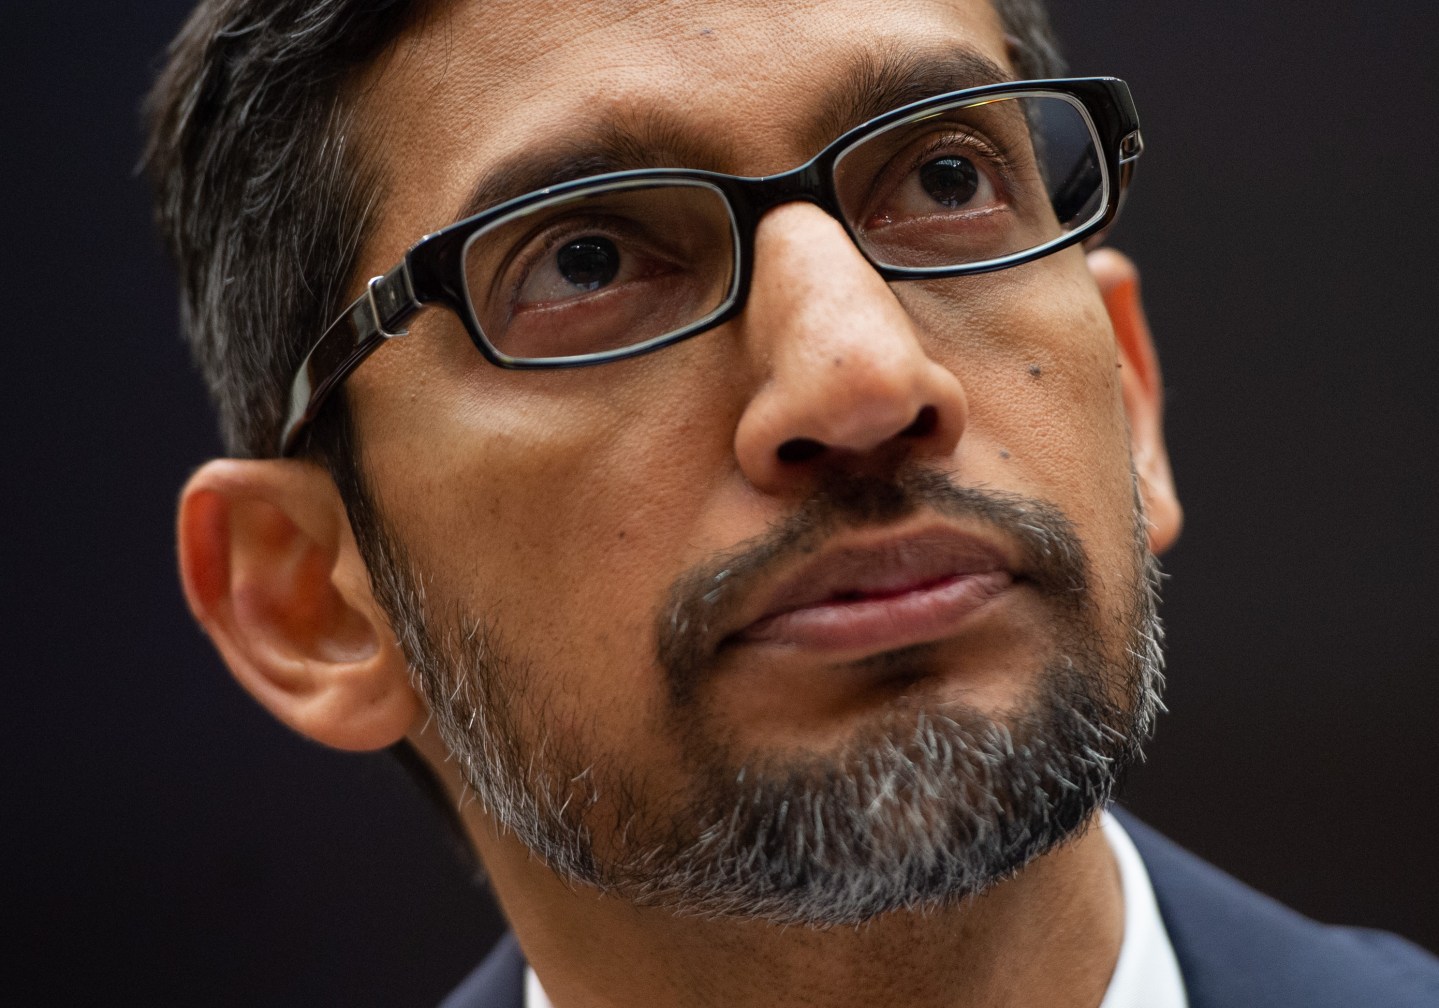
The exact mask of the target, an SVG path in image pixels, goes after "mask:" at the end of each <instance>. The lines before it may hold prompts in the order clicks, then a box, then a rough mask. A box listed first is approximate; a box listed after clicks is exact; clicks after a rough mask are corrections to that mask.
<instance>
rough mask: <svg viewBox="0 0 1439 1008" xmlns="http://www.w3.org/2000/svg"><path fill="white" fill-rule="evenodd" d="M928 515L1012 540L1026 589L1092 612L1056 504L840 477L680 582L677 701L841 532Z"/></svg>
mask: <svg viewBox="0 0 1439 1008" xmlns="http://www.w3.org/2000/svg"><path fill="white" fill-rule="evenodd" d="M922 511H930V512H933V513H936V514H939V515H941V516H943V517H947V518H953V519H958V520H963V521H967V522H971V523H974V524H978V525H980V526H983V527H986V528H988V529H989V530H991V531H992V532H994V533H997V534H999V535H1000V536H1003V537H1006V538H1007V539H1009V540H1010V541H1011V542H1012V543H1014V544H1016V545H1017V546H1018V547H1019V550H1020V554H1021V556H1022V558H1023V559H1022V563H1021V567H1022V570H1021V571H1020V572H1017V573H1022V574H1023V576H1024V578H1025V580H1026V581H1028V582H1029V583H1030V584H1032V585H1033V586H1034V587H1035V588H1037V589H1038V590H1039V591H1040V592H1041V593H1042V594H1044V595H1045V596H1048V597H1052V598H1053V599H1055V600H1058V601H1059V602H1060V603H1061V606H1062V608H1063V610H1065V611H1066V612H1068V613H1071V614H1073V613H1077V612H1078V611H1079V610H1081V609H1082V608H1083V607H1084V606H1086V605H1087V604H1088V599H1089V586H1090V579H1091V578H1090V567H1089V559H1088V555H1087V553H1086V552H1085V549H1084V545H1083V543H1082V542H1081V541H1080V538H1079V535H1078V533H1077V532H1076V530H1075V528H1074V525H1073V523H1072V522H1070V520H1069V519H1068V517H1066V516H1065V514H1064V512H1063V511H1061V510H1060V509H1059V508H1057V507H1056V506H1054V505H1053V504H1051V503H1049V502H1047V501H1044V500H1040V499H1038V498H1031V497H1025V496H1023V495H1020V494H1014V493H1008V492H1002V491H997V490H990V489H986V488H980V487H968V486H960V485H958V484H956V483H954V482H953V481H951V480H950V479H949V477H947V476H945V475H944V474H943V473H939V472H934V471H932V470H908V471H904V472H899V473H890V474H887V475H883V476H869V475H864V474H856V473H840V474H832V475H831V476H829V477H828V478H827V479H826V480H825V481H824V482H823V483H821V484H820V486H819V487H818V488H817V489H816V491H815V493H814V494H813V495H811V496H810V497H809V498H808V499H806V500H805V501H804V502H803V503H802V504H801V505H800V506H799V507H798V508H797V509H796V510H795V511H794V513H793V514H791V515H789V516H788V517H786V518H784V519H783V520H781V521H779V522H777V523H776V524H774V525H772V526H771V527H770V528H769V529H767V530H766V531H765V532H764V533H762V534H761V535H759V536H757V537H755V538H754V539H750V540H747V541H745V542H742V543H740V544H739V545H738V546H737V547H735V548H734V549H733V550H731V551H729V552H727V553H725V554H722V555H720V556H717V557H715V558H713V559H711V560H709V561H706V562H705V563H703V564H701V565H699V566H697V567H695V568H693V569H692V570H690V571H688V572H687V573H685V574H683V575H681V576H680V577H679V578H678V579H677V580H676V581H675V583H674V585H673V587H672V588H671V590H670V595H669V600H668V602H667V604H666V605H665V607H664V608H663V609H662V610H661V613H660V616H659V620H658V624H657V627H656V631H657V632H656V640H657V651H658V658H659V662H660V666H661V668H663V669H664V671H665V673H666V675H667V676H668V677H669V684H670V688H671V691H672V694H673V696H674V698H675V700H676V701H677V702H679V703H684V702H686V701H688V700H689V699H691V698H692V697H693V695H694V690H695V687H696V686H697V685H698V683H699V682H700V681H701V680H702V679H703V677H704V676H705V674H706V673H707V672H708V671H709V669H710V668H711V666H712V665H713V663H714V661H715V660H716V658H717V656H718V650H719V648H720V645H721V644H722V643H723V640H724V638H725V637H726V636H727V635H728V634H730V633H732V632H733V631H734V630H735V629H737V627H736V626H735V620H736V619H737V618H738V614H739V610H740V609H741V607H742V606H743V605H744V603H745V602H746V600H747V599H749V598H750V597H751V595H752V593H753V592H754V591H755V590H756V588H757V587H758V586H760V585H762V584H764V583H765V582H767V581H770V580H771V579H772V578H773V577H774V576H775V574H776V573H777V572H778V571H780V570H782V569H784V568H785V567H787V566H789V565H790V564H792V563H794V562H795V561H796V560H798V559H799V558H800V557H803V556H805V555H807V554H810V553H813V552H815V551H817V550H818V549H819V548H820V546H821V545H822V544H823V543H824V541H825V540H826V539H828V538H829V537H831V536H833V535H834V534H835V533H837V532H840V531H847V530H856V529H863V528H866V527H876V526H882V525H888V524H893V523H895V522H898V521H900V520H902V519H904V518H908V517H910V516H912V515H915V514H918V513H920V512H922Z"/></svg>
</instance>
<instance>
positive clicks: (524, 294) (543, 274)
mask: <svg viewBox="0 0 1439 1008" xmlns="http://www.w3.org/2000/svg"><path fill="white" fill-rule="evenodd" d="M623 266H624V262H623V260H622V258H621V255H620V250H619V248H618V247H617V246H616V245H615V243H614V242H613V241H611V240H610V239H609V238H607V237H605V236H604V235H584V236H582V237H579V238H573V239H570V240H569V241H567V242H565V243H564V244H563V245H561V246H560V247H559V248H558V249H556V250H555V252H554V254H553V256H551V257H549V258H548V259H547V260H545V261H541V262H539V263H537V264H536V265H535V267H534V268H533V269H532V270H531V271H530V273H529V275H528V276H527V277H526V278H525V282H524V284H523V286H521V288H520V291H519V296H518V297H517V299H516V304H517V305H525V304H532V303H534V302H537V301H557V300H560V299H563V298H565V297H569V296H571V295H573V294H576V293H589V292H592V291H597V290H599V289H600V288H601V287H604V286H606V285H608V284H610V283H612V282H613V281H614V280H615V279H616V277H618V276H619V275H620V271H621V268H622V267H623Z"/></svg>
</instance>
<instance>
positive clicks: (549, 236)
mask: <svg viewBox="0 0 1439 1008" xmlns="http://www.w3.org/2000/svg"><path fill="white" fill-rule="evenodd" d="M1102 165H1103V158H1102V155H1101V151H1100V148H1099V143H1098V141H1097V140H1096V138H1095V136H1094V131H1093V127H1092V126H1091V125H1090V121H1089V118H1088V116H1087V115H1086V113H1085V112H1084V111H1083V107H1082V106H1081V105H1080V104H1079V103H1078V102H1077V101H1075V100H1074V99H1071V98H1069V97H1068V96H1065V95H1060V94H1055V93H1034V94H1021V95H1007V96H1003V97H998V98H994V99H988V100H978V101H976V100H974V99H968V100H963V101H959V102H956V103H955V104H953V105H947V106H939V107H933V108H929V109H926V110H924V111H923V112H921V113H918V114H916V115H915V116H913V117H912V118H908V119H905V120H901V121H900V122H897V123H893V124H891V125H889V126H887V127H884V128H882V129H879V130H876V131H875V132H873V133H870V134H867V135H865V136H863V137H862V138H860V139H858V140H857V141H855V142H854V143H852V144H851V145H850V146H848V147H846V148H845V149H844V150H843V151H842V152H840V154H839V155H838V157H837V159H836V162H835V168H834V181H835V192H836V195H837V197H838V202H839V206H840V208H841V210H842V211H843V215H844V219H845V222H846V226H847V227H848V228H849V230H850V232H851V233H852V234H853V235H854V237H855V240H856V242H857V243H858V244H859V246H860V248H861V249H862V250H863V251H864V253H865V254H866V255H867V256H868V257H869V258H870V259H871V260H872V261H873V262H875V263H877V264H879V265H882V266H890V267H897V268H902V269H919V270H928V269H934V270H936V271H941V270H943V269H946V268H950V267H954V266H961V265H968V264H974V263H982V262H988V261H991V260H999V259H1004V258H1006V257H1009V256H1013V255H1017V254H1021V253H1024V252H1029V251H1032V250H1034V249H1038V248H1041V247H1043V246H1045V245H1048V244H1051V243H1053V242H1056V241H1059V240H1060V239H1062V238H1063V237H1065V236H1066V235H1067V234H1069V233H1071V232H1072V231H1074V230H1076V229H1078V228H1080V227H1083V226H1085V225H1086V224H1088V223H1090V222H1091V221H1093V220H1094V219H1095V218H1096V217H1097V216H1099V215H1101V214H1102V213H1103V211H1104V207H1105V204H1106V200H1107V193H1106V192H1105V174H1104V170H1103V167H1102ZM735 234H736V229H735V224H734V220H733V216H732V214H731V211H730V209H729V204H728V201H727V200H726V198H725V196H724V195H723V194H722V193H721V191H720V190H719V189H718V188H716V187H714V186H712V185H709V184H708V183H705V182H702V181H698V180H694V179H669V180H659V181H654V180H643V181H632V182H629V183H623V184H621V185H620V186H619V187H617V188H599V189H596V190H587V191H582V192H581V193H577V194H570V195H566V196H560V197H556V198H555V199H553V200H549V201H541V202H540V203H538V204H531V205H530V206H528V207H525V208H523V209H522V210H519V211H517V212H516V213H514V214H512V215H508V216H505V217H503V218H501V219H499V220H497V221H494V222H492V223H491V224H490V225H488V226H487V227H485V228H483V229H481V230H480V231H478V232H476V233H475V234H474V235H472V236H471V238H470V240H469V241H468V243H467V245H466V248H465V270H466V278H467V284H468V293H469V297H470V302H471V308H472V309H473V311H474V313H475V318H476V320H477V321H478V323H479V325H480V328H481V330H482V331H483V332H484V334H485V336H486V338H487V339H488V340H489V341H490V343H491V344H492V345H493V346H494V347H495V349H497V350H498V351H500V352H501V353H503V354H506V355H509V356H511V357H517V358H528V359H543V358H556V357H567V356H576V355H582V354H593V353H602V352H605V351H615V350H621V349H626V348H629V347H635V346H640V345H643V344H645V343H650V342H653V341H655V340H660V339H663V338H664V337H666V336H667V335H669V334H671V333H674V332H677V331H678V330H680V329H685V328H688V327H690V326H692V325H694V324H696V323H698V322H702V321H703V320H705V319H707V318H709V317H711V316H713V315H715V314H717V313H718V312H720V311H722V310H723V309H724V308H725V307H726V306H727V304H728V303H729V301H730V299H731V298H732V296H733V295H734V287H735V276H736V272H735V268H736V267H735V260H736V252H735Z"/></svg>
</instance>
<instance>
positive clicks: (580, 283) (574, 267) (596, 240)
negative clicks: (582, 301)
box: [555, 236, 620, 291]
mask: <svg viewBox="0 0 1439 1008" xmlns="http://www.w3.org/2000/svg"><path fill="white" fill-rule="evenodd" d="M555 265H556V266H558V267H559V270H560V275H561V276H562V277H564V278H565V282H566V283H569V284H573V285H574V286H576V287H578V288H579V289H580V290H587V291H592V290H597V289H598V288H600V287H603V286H604V285H605V284H607V283H609V282H610V281H611V280H613V279H614V278H615V275H616V274H617V273H619V271H620V253H619V249H617V248H615V243H614V242H612V241H610V240H609V239H608V238H601V237H599V236H594V237H589V238H579V239H576V240H575V241H572V242H570V243H569V244H568V245H566V246H564V247H563V248H562V249H560V251H559V252H558V253H557V254H556V255H555Z"/></svg>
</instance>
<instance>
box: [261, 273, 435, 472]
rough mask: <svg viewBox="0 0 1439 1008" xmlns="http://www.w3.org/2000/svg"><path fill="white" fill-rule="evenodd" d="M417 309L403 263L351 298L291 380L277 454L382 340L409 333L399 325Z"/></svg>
mask: <svg viewBox="0 0 1439 1008" xmlns="http://www.w3.org/2000/svg"><path fill="white" fill-rule="evenodd" d="M419 308H420V301H419V299H418V298H416V297H415V289H414V284H413V282H412V281H411V279H410V267H409V262H408V260H401V261H400V262H399V264H398V265H396V266H395V268H394V269H392V270H390V271H389V272H388V273H385V274H383V275H381V276H377V277H371V278H370V282H369V283H367V284H366V285H365V293H364V294H362V295H360V296H359V297H358V298H356V299H355V300H354V302H353V303H351V305H350V306H349V307H348V308H346V309H345V311H344V313H343V314H342V315H341V316H340V317H339V318H338V319H336V320H335V322H334V323H333V324H332V325H331V326H330V328H328V329H326V330H325V334H324V335H323V336H321V337H320V339H319V340H318V341H317V342H316V343H315V345H314V346H312V347H311V348H310V352H309V353H308V354H306V355H305V360H304V362H303V363H302V364H301V365H300V368H299V370H298V371H296V372H295V377H294V379H293V380H292V381H291V382H290V400H289V402H290V409H289V412H288V414H287V415H286V417H285V426H284V427H283V428H282V429H281V432H280V446H279V447H280V455H281V456H282V457H283V456H287V455H290V454H291V453H293V452H294V450H295V446H296V444H297V443H298V442H299V439H300V435H301V434H302V433H303V432H304V430H305V428H306V427H307V426H309V424H310V422H311V421H312V420H314V419H315V416H316V415H317V414H318V413H319V412H320V407H321V406H322V405H323V404H324V402H325V400H326V399H328V398H329V396H330V393H332V392H333V391H334V390H335V388H336V387H337V386H338V385H339V384H340V383H341V382H343V381H344V380H345V379H346V378H347V377H348V376H349V374H350V372H351V371H353V370H355V368H357V367H359V366H360V362H361V361H363V360H364V359H365V358H366V357H368V356H370V354H372V353H374V352H375V350H376V349H377V348H379V347H380V346H381V345H382V344H383V343H385V342H386V341H387V340H391V339H395V338H396V337H399V336H405V335H408V333H409V330H408V329H401V328H399V326H400V325H401V324H402V323H403V322H404V321H405V320H406V319H408V318H409V317H410V316H411V315H413V314H414V313H415V312H416V311H418V310H419Z"/></svg>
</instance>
